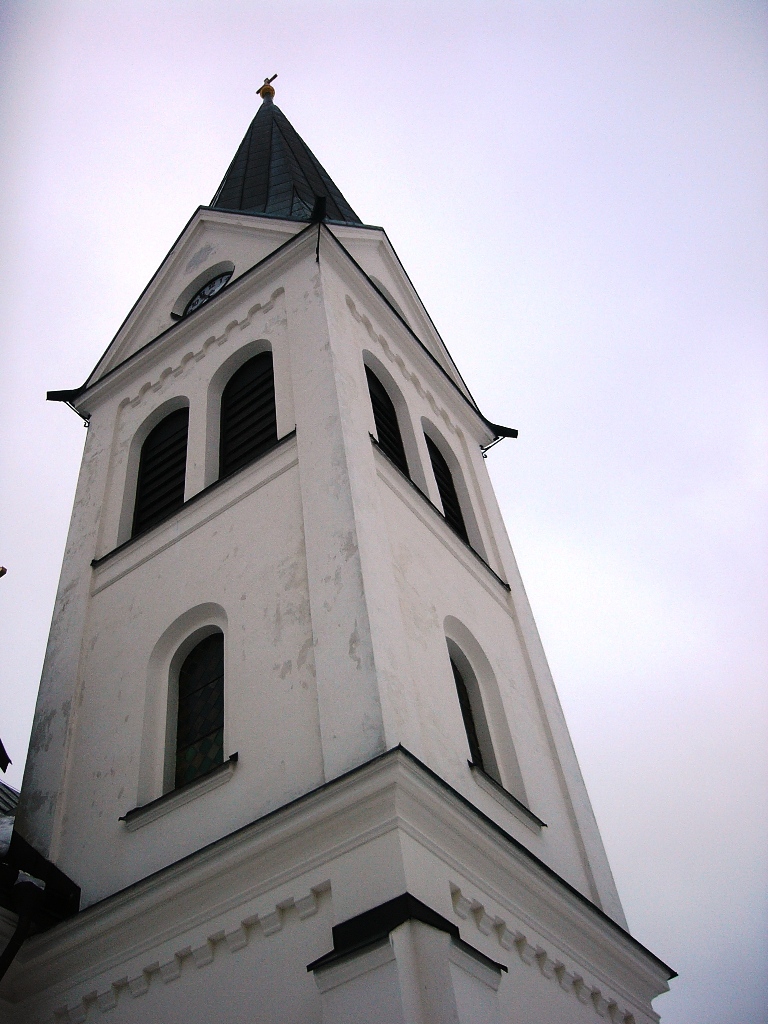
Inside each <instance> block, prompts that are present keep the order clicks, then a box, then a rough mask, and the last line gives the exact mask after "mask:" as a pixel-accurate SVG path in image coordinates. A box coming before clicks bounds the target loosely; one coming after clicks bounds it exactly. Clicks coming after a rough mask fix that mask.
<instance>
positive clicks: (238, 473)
mask: <svg viewBox="0 0 768 1024" xmlns="http://www.w3.org/2000/svg"><path fill="white" fill-rule="evenodd" d="M295 437H296V429H295V428H294V429H293V430H292V431H291V432H290V433H289V434H285V435H283V437H281V438H279V439H278V440H277V441H275V443H274V444H273V445H271V447H269V448H265V449H264V451H262V452H259V454H258V455H257V456H256V458H255V459H254V460H253V461H252V462H249V463H248V464H247V465H245V466H241V467H240V469H237V470H235V472H234V473H229V474H228V475H227V476H222V477H219V479H218V480H214V481H213V483H212V484H208V486H207V487H204V488H203V489H202V491H198V492H197V494H193V495H192V497H191V498H188V499H187V500H186V501H185V502H184V504H183V505H179V507H178V508H175V509H173V511H171V512H169V513H168V515H167V516H166V517H165V518H164V519H161V520H160V521H159V522H157V523H153V524H152V526H148V527H147V528H146V529H145V530H142V531H141V532H140V533H137V534H134V536H133V537H129V538H128V540H125V541H123V543H122V544H118V545H117V547H116V548H112V550H111V551H108V552H107V553H106V554H105V555H102V556H101V557H100V558H94V559H92V561H91V567H92V568H94V569H98V568H99V567H100V566H102V565H103V564H104V563H105V562H107V561H110V560H111V559H112V558H114V557H115V555H119V554H122V552H124V551H125V550H126V548H130V547H133V546H135V545H136V544H138V542H140V541H143V540H145V539H146V538H147V537H148V536H150V535H151V534H152V532H153V530H158V529H159V528H160V527H162V526H167V524H168V523H169V521H170V520H172V519H173V518H174V517H176V516H178V515H180V514H181V513H183V512H187V511H188V510H189V509H191V508H194V507H195V506H196V505H198V504H201V503H203V502H204V501H205V499H206V498H207V497H208V496H209V495H210V494H212V493H213V492H214V491H217V490H219V489H220V488H223V487H224V486H225V485H226V484H228V483H230V481H232V480H237V479H238V478H239V477H242V476H244V475H245V474H246V473H247V472H248V470H251V469H253V467H254V466H255V465H257V464H258V463H260V462H262V461H263V460H266V458H267V457H268V456H270V455H273V454H274V453H276V452H277V451H278V450H279V449H281V448H282V447H283V446H284V445H285V444H286V442H288V441H292V440H293V439H294V438H295Z"/></svg>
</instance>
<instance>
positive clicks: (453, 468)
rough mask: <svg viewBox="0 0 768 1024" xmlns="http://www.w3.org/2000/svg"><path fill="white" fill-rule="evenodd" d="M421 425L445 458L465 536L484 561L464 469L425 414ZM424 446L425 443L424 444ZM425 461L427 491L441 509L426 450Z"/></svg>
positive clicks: (480, 538)
mask: <svg viewBox="0 0 768 1024" xmlns="http://www.w3.org/2000/svg"><path fill="white" fill-rule="evenodd" d="M421 426H422V430H423V432H424V436H425V437H428V438H429V440H430V441H431V442H432V443H433V444H434V445H435V447H436V448H437V449H438V451H439V452H440V454H441V455H442V456H443V458H444V459H445V461H446V463H447V465H448V469H449V470H450V473H451V477H452V478H453V486H454V487H455V488H456V495H457V497H458V499H459V506H460V508H461V514H462V517H463V519H464V526H465V527H466V530H467V536H468V537H469V543H470V546H471V547H472V548H474V550H475V551H476V552H477V553H478V554H479V555H480V556H481V557H482V558H483V559H485V560H486V561H487V560H488V559H487V555H486V551H485V545H484V544H483V539H482V536H481V534H480V529H479V527H478V524H477V517H476V516H475V510H474V503H473V500H472V496H471V495H470V492H469V488H468V487H467V482H466V478H465V475H464V470H463V469H462V466H461V463H460V462H459V459H458V458H457V456H456V454H455V452H454V450H453V448H452V446H451V445H450V444H449V443H448V442H447V441H446V439H445V437H444V436H443V434H442V433H441V432H440V431H439V430H438V428H437V427H436V426H435V424H434V423H433V422H432V421H431V420H429V419H427V417H426V416H422V418H421ZM425 448H426V444H425ZM427 461H428V462H429V472H430V474H431V478H432V479H431V481H430V483H431V484H432V486H431V487H430V488H429V490H428V492H426V493H429V494H430V495H432V494H434V495H435V497H436V498H437V501H435V498H431V500H432V502H433V504H435V505H436V507H437V508H439V509H440V510H441V511H442V501H441V499H440V496H439V492H438V491H437V487H436V482H435V481H434V472H433V469H432V463H431V459H430V458H429V453H428V451H427Z"/></svg>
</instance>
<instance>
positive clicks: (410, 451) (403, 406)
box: [362, 349, 427, 494]
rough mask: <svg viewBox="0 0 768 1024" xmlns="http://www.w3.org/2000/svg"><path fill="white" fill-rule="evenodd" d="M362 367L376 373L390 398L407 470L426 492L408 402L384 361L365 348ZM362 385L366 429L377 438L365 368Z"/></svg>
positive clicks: (425, 481) (418, 485) (422, 467)
mask: <svg viewBox="0 0 768 1024" xmlns="http://www.w3.org/2000/svg"><path fill="white" fill-rule="evenodd" d="M363 367H364V368H365V367H368V369H369V370H371V372H372V373H374V374H375V375H376V377H377V379H378V381H379V383H380V384H381V386H382V387H383V388H384V390H385V391H386V392H387V394H388V395H389V397H390V399H391V400H392V404H393V405H394V407H395V413H396V415H397V423H398V426H399V427H400V436H401V437H402V439H403V447H404V448H405V458H406V461H407V462H408V470H409V473H410V477H411V480H412V482H413V483H414V484H416V486H417V487H418V488H419V490H420V491H422V492H423V493H424V494H426V493H427V480H426V477H425V475H424V466H423V461H422V455H421V452H420V450H419V445H418V442H417V439H416V431H415V429H414V426H413V419H412V417H411V412H410V409H409V408H408V403H407V402H406V400H405V398H404V396H403V393H402V391H401V390H400V388H399V387H398V386H397V384H396V383H395V380H394V377H393V376H392V374H391V373H390V372H389V370H388V369H387V367H386V366H385V365H384V363H382V361H381V360H380V359H378V358H377V357H376V356H375V355H374V354H373V353H372V352H369V351H368V350H367V349H365V350H363ZM362 387H363V388H364V389H365V395H366V398H367V399H368V430H369V433H371V434H372V435H373V436H374V437H376V438H377V439H378V432H377V430H376V422H375V420H374V417H373V408H372V406H371V403H370V399H369V396H368V381H367V378H366V376H365V370H363V381H362Z"/></svg>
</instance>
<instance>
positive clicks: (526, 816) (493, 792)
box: [467, 761, 547, 835]
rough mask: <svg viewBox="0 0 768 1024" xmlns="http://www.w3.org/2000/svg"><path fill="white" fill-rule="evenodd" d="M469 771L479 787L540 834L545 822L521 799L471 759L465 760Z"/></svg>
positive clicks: (545, 825)
mask: <svg viewBox="0 0 768 1024" xmlns="http://www.w3.org/2000/svg"><path fill="white" fill-rule="evenodd" d="M467 764H468V765H469V768H470V771H471V772H472V778H473V779H474V780H475V782H476V783H477V784H478V786H479V787H480V789H484V790H485V792H486V793H488V794H489V795H490V796H492V797H493V798H494V799H495V800H497V801H498V802H499V803H500V804H501V805H502V807H506V808H507V810H508V811H511V812H512V814H514V816H515V817H516V818H517V819H518V820H519V821H522V823H523V824H524V825H527V826H528V828H529V829H531V831H532V832H536V834H537V835H540V834H541V830H542V829H543V828H546V827H547V824H546V822H544V821H542V820H541V818H538V817H537V816H536V815H535V814H534V813H533V811H529V810H528V808H527V807H526V806H525V804H524V803H522V801H520V800H518V799H517V797H516V796H512V794H511V793H510V792H508V790H506V789H504V787H503V786H502V785H501V784H500V783H498V782H497V781H496V779H492V778H491V776H490V775H489V774H488V773H487V772H486V771H485V770H484V769H483V768H481V767H480V765H478V764H475V763H474V762H473V761H467Z"/></svg>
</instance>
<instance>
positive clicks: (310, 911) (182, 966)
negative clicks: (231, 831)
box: [53, 881, 331, 1024]
mask: <svg viewBox="0 0 768 1024" xmlns="http://www.w3.org/2000/svg"><path fill="white" fill-rule="evenodd" d="M330 888H331V883H330V882H328V881H327V882H323V883H321V884H320V885H316V886H313V887H312V888H311V889H310V890H309V892H308V893H305V894H304V895H303V896H300V897H293V896H289V897H288V898H287V899H285V900H281V901H280V903H278V904H277V905H276V906H275V908H274V910H271V911H269V912H268V913H266V914H258V913H254V914H249V915H247V916H246V917H244V918H243V919H242V920H241V921H240V923H239V924H238V926H237V927H236V928H232V929H230V930H229V931H225V930H219V931H215V932H212V933H211V934H210V935H207V936H206V937H205V939H204V941H203V942H202V943H201V944H200V945H198V946H194V947H193V946H182V947H181V948H180V949H177V950H176V951H175V952H174V954H173V956H171V958H170V959H169V960H166V961H164V962H163V963H160V961H159V960H153V961H151V962H150V963H148V964H146V965H145V966H144V967H143V968H142V969H141V970H140V971H139V972H138V973H137V974H135V975H133V976H130V975H122V976H121V977H118V978H116V979H115V980H114V981H113V982H112V983H111V984H110V985H109V986H108V987H107V988H105V989H103V990H101V991H99V990H96V989H95V990H94V991H92V992H89V993H86V994H85V995H84V996H82V997H81V999H80V1000H79V1001H78V1002H77V1003H75V1004H74V1005H71V1006H70V1005H68V1004H65V1005H64V1006H60V1007H59V1008H58V1009H57V1010H54V1013H53V1020H54V1021H55V1024H82V1022H84V1021H85V1020H86V1019H87V1018H88V1013H89V1011H90V1010H91V1008H94V1009H96V1010H98V1011H101V1012H102V1013H106V1012H107V1011H108V1010H112V1009H114V1008H115V1007H116V1006H117V1004H118V1001H119V1000H122V999H138V998H140V997H141V996H143V995H145V994H146V993H147V992H148V991H149V987H150V985H161V984H162V985H168V984H170V983H171V982H172V981H176V980H177V979H178V978H181V977H182V975H183V974H184V973H186V972H188V971H191V970H199V969H201V968H203V967H207V966H208V965H209V964H212V963H213V961H214V960H215V959H216V958H217V957H220V956H226V955H229V954H233V953H237V952H238V951H239V950H241V949H243V948H244V947H245V946H247V945H248V943H249V942H251V941H253V940H254V939H255V938H257V937H258V936H259V935H261V936H263V937H268V936H270V935H274V934H276V933H277V932H279V931H280V930H281V929H282V927H283V923H284V916H285V912H286V911H287V910H289V909H291V908H294V909H295V910H296V912H297V914H298V915H299V918H300V919H301V920H302V921H305V920H306V919H307V918H308V917H312V916H313V915H314V914H316V913H317V911H318V909H319V901H320V899H321V897H322V896H323V894H324V893H327V892H330Z"/></svg>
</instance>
